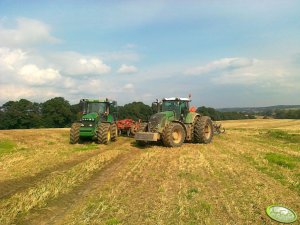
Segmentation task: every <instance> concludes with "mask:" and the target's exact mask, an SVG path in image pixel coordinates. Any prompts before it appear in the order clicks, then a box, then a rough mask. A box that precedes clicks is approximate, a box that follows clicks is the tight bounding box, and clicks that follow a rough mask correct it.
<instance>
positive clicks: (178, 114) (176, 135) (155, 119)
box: [135, 98, 213, 147]
mask: <svg viewBox="0 0 300 225" xmlns="http://www.w3.org/2000/svg"><path fill="white" fill-rule="evenodd" d="M190 101H191V100H190V98H164V99H162V101H160V102H158V100H156V102H154V103H152V108H153V110H154V111H156V113H155V114H153V115H152V116H151V117H150V119H149V122H147V123H143V124H142V125H141V126H140V129H139V131H138V132H137V133H136V135H135V139H136V141H137V144H139V145H144V144H146V143H148V142H157V141H162V143H163V145H164V146H167V147H179V146H181V145H182V144H183V142H185V141H188V142H193V143H204V144H208V143H210V142H211V141H212V139H213V126H212V121H211V118H210V117H208V116H202V115H200V114H198V113H196V112H195V110H190V108H189V103H190Z"/></svg>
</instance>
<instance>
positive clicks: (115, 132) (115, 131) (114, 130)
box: [111, 123, 118, 141]
mask: <svg viewBox="0 0 300 225" xmlns="http://www.w3.org/2000/svg"><path fill="white" fill-rule="evenodd" d="M117 137H118V128H117V125H116V124H115V123H114V124H112V126H111V140H112V141H116V140H117Z"/></svg>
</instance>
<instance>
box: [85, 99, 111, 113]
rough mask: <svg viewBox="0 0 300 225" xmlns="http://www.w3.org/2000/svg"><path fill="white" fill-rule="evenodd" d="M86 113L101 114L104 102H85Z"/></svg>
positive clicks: (103, 110)
mask: <svg viewBox="0 0 300 225" xmlns="http://www.w3.org/2000/svg"><path fill="white" fill-rule="evenodd" d="M85 111H86V113H98V114H102V113H104V112H105V111H106V103H103V102H89V103H88V104H87V109H86V110H85Z"/></svg>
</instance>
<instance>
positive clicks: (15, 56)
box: [0, 48, 26, 70]
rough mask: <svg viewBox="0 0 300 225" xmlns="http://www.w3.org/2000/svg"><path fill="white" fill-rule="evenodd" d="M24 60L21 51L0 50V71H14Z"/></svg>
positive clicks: (24, 56)
mask: <svg viewBox="0 0 300 225" xmlns="http://www.w3.org/2000/svg"><path fill="white" fill-rule="evenodd" d="M25 59H26V53H25V52H24V51H22V50H21V49H13V50H12V49H9V48H0V70H14V69H16V67H18V66H19V65H20V64H22V63H23V62H24V60H25Z"/></svg>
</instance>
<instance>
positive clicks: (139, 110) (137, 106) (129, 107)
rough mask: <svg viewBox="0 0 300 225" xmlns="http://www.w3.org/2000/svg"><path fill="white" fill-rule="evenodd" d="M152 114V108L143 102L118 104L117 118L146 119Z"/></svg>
mask: <svg viewBox="0 0 300 225" xmlns="http://www.w3.org/2000/svg"><path fill="white" fill-rule="evenodd" d="M151 115H152V108H151V107H150V106H148V105H145V104H144V103H143V102H132V103H129V104H126V105H124V106H119V119H126V118H128V119H133V120H139V119H141V120H143V121H146V120H148V119H149V117H150V116H151Z"/></svg>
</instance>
